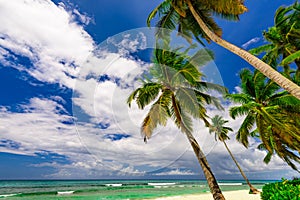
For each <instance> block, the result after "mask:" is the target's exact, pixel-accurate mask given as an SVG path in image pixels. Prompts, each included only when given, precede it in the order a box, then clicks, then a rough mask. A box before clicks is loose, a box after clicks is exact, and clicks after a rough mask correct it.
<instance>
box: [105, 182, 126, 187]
mask: <svg viewBox="0 0 300 200" xmlns="http://www.w3.org/2000/svg"><path fill="white" fill-rule="evenodd" d="M122 185H123V184H122V183H110V184H105V186H108V187H120V186H122Z"/></svg>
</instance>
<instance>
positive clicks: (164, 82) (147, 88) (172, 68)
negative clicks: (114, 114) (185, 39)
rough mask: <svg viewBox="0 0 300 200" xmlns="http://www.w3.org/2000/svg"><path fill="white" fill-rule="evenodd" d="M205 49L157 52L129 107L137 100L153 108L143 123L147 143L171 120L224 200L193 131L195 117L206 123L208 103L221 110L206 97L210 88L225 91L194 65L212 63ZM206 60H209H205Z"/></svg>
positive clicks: (219, 196) (215, 193)
mask: <svg viewBox="0 0 300 200" xmlns="http://www.w3.org/2000/svg"><path fill="white" fill-rule="evenodd" d="M205 51H206V50H204V49H202V50H199V51H198V52H197V53H196V54H195V55H193V56H191V57H190V56H188V55H187V54H186V52H183V53H180V52H179V49H170V48H169V47H166V46H164V47H163V48H158V49H155V56H154V57H155V58H154V65H153V66H152V67H151V69H150V74H148V76H147V78H145V80H144V83H143V85H142V86H141V87H139V88H138V89H136V90H135V91H134V92H133V93H132V94H131V95H130V96H129V97H128V104H129V106H131V102H132V101H133V100H135V102H136V103H137V105H138V107H139V108H140V109H144V108H145V106H147V105H149V104H150V105H151V107H150V110H149V111H148V114H147V116H146V117H145V119H144V120H143V123H142V127H141V132H142V134H143V136H144V141H147V140H148V139H149V138H150V137H151V135H152V133H153V131H154V129H155V128H156V127H157V126H158V125H162V126H165V125H166V124H167V120H168V119H169V118H171V119H172V120H173V122H174V123H175V125H176V126H177V127H178V128H179V129H180V130H181V131H182V132H183V133H184V134H185V135H186V137H187V139H188V141H189V143H190V144H191V146H192V148H193V151H194V153H195V155H196V157H197V159H198V162H199V164H200V166H201V167H202V170H203V172H204V175H205V177H206V179H207V182H208V185H209V188H210V190H211V193H212V195H213V197H214V199H216V200H217V199H218V200H223V199H225V198H224V196H223V195H222V192H221V189H220V188H219V186H218V183H217V180H216V178H215V176H214V174H213V172H212V170H211V168H210V166H209V164H208V162H207V160H206V157H205V155H204V153H203V151H202V150H201V148H200V146H199V144H198V142H197V141H196V139H195V138H194V136H193V134H192V132H193V128H192V118H198V119H199V118H200V119H202V120H204V122H205V124H207V125H208V121H207V120H206V117H207V116H206V109H205V107H204V106H205V105H206V104H210V103H212V104H214V105H216V106H217V107H218V108H220V104H219V103H218V101H217V99H216V98H214V97H212V96H210V95H208V94H206V93H205V91H206V89H208V88H214V89H215V90H218V91H223V92H224V88H223V87H221V86H218V85H214V84H211V83H206V82H203V81H201V78H202V76H203V75H202V74H201V73H200V72H199V71H198V69H197V68H196V67H195V66H194V65H193V64H192V63H194V61H195V59H198V60H199V58H201V57H202V58H203V59H204V60H202V61H201V63H202V64H205V63H207V62H209V61H210V60H211V58H209V57H207V56H205V55H206V52H205ZM205 59H206V60H205Z"/></svg>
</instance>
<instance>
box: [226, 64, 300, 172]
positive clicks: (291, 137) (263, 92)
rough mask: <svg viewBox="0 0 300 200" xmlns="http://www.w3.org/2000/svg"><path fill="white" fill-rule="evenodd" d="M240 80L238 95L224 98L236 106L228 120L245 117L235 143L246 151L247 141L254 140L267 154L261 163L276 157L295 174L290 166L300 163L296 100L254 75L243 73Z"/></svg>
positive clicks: (299, 112)
mask: <svg viewBox="0 0 300 200" xmlns="http://www.w3.org/2000/svg"><path fill="white" fill-rule="evenodd" d="M240 78H241V83H242V84H241V89H242V92H241V93H238V94H229V95H227V97H228V98H229V99H230V100H231V101H233V102H235V103H238V104H240V105H239V106H234V107H232V108H230V115H231V117H232V118H233V119H235V118H236V117H238V116H246V117H245V119H244V121H243V123H242V124H241V126H240V128H239V130H238V134H237V136H236V138H237V140H238V141H239V142H241V143H243V144H244V146H246V147H248V145H249V143H248V137H250V136H253V137H258V138H259V139H260V140H261V141H262V145H260V149H266V150H267V152H268V155H267V157H266V158H265V160H264V161H266V162H268V161H270V159H271V156H272V155H274V154H275V153H276V154H277V155H278V156H279V157H280V158H281V159H283V160H284V161H285V162H286V163H287V164H288V165H290V166H291V167H292V168H293V169H294V170H297V167H296V165H295V164H294V162H298V163H300V157H299V152H300V126H299V125H300V100H298V99H297V98H295V97H293V96H291V95H290V94H288V93H287V92H286V91H281V90H280V88H279V87H278V86H277V85H276V84H275V83H274V82H273V81H271V80H268V79H266V78H265V76H264V75H263V74H261V73H260V72H258V71H255V72H254V73H252V72H251V71H250V70H247V69H244V70H242V71H241V73H240ZM255 125H256V129H254V128H255ZM253 129H254V130H253ZM297 171H298V170H297Z"/></svg>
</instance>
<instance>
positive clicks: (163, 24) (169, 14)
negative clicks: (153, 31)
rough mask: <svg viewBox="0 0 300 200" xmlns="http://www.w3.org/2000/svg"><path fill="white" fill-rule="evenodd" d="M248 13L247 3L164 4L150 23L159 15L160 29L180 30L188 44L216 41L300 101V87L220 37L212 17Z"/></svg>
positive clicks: (197, 0)
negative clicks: (193, 39) (193, 41)
mask: <svg viewBox="0 0 300 200" xmlns="http://www.w3.org/2000/svg"><path fill="white" fill-rule="evenodd" d="M246 11H247V8H246V7H245V6H244V4H243V0H231V1H227V0H164V1H163V2H162V3H161V4H160V5H158V6H157V7H156V8H155V9H154V10H153V11H152V12H151V13H150V15H149V17H148V19H147V23H148V26H149V25H150V21H151V20H152V19H153V18H154V17H155V16H156V15H157V14H159V15H160V20H159V21H158V23H157V26H158V27H160V28H167V29H172V30H173V29H177V28H178V32H179V33H180V35H185V37H186V38H189V39H188V40H191V39H190V38H191V36H192V35H194V36H195V38H196V39H197V40H200V39H199V36H200V37H203V38H205V39H206V40H207V41H208V42H209V41H211V40H212V41H214V42H215V43H217V44H219V45H220V46H222V47H224V48H226V49H228V50H229V51H231V52H232V53H234V54H236V55H238V56H240V57H241V58H243V59H244V60H245V61H247V62H248V63H249V64H250V65H252V66H253V67H255V68H256V69H258V70H259V71H260V72H262V73H263V74H264V75H265V76H267V77H269V78H270V79H272V80H273V81H274V82H276V83H277V84H278V85H280V86H281V87H282V88H284V89H286V90H287V91H288V92H290V93H291V94H292V95H293V96H295V97H297V98H298V99H300V87H299V86H298V85H297V84H295V83H293V82H292V81H290V80H289V79H288V78H286V77H284V76H282V75H281V74H280V73H279V72H277V71H276V70H274V69H273V68H272V67H270V66H269V65H268V64H266V63H265V62H263V61H262V60H260V59H258V58H257V57H255V56H254V55H252V54H250V53H249V52H247V51H245V50H244V49H241V48H239V47H237V46H235V45H233V44H231V43H229V42H227V41H225V40H224V39H222V38H221V37H220V36H221V34H222V31H221V28H220V27H219V26H218V25H217V24H216V22H215V21H214V19H213V18H212V15H218V16H221V17H223V18H226V19H233V20H237V19H238V17H239V15H240V14H242V13H244V12H246Z"/></svg>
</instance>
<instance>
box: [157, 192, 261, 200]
mask: <svg viewBox="0 0 300 200" xmlns="http://www.w3.org/2000/svg"><path fill="white" fill-rule="evenodd" d="M223 195H224V196H225V199H226V200H241V199H243V200H260V194H249V190H238V191H227V192H223ZM155 200H213V197H212V194H211V193H207V194H195V195H182V196H174V197H162V198H156V199H155Z"/></svg>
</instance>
